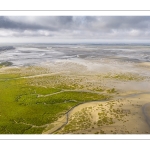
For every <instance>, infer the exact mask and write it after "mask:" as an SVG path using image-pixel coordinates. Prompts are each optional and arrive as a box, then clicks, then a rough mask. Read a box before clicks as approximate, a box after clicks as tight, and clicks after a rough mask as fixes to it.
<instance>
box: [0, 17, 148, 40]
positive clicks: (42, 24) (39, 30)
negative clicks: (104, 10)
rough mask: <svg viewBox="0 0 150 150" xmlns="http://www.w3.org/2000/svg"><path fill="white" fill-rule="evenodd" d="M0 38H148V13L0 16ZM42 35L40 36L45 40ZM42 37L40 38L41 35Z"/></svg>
mask: <svg viewBox="0 0 150 150" xmlns="http://www.w3.org/2000/svg"><path fill="white" fill-rule="evenodd" d="M0 37H1V39H2V38H3V37H5V39H7V38H9V37H13V38H14V39H15V38H17V37H20V38H24V37H28V38H29V40H30V38H34V39H35V40H36V38H39V37H45V38H48V39H101V40H104V39H106V40H107V39H108V40H109V39H119V40H121V39H135V40H140V39H150V17H149V16H1V17H0ZM45 38H43V39H45ZM41 39H42V38H41Z"/></svg>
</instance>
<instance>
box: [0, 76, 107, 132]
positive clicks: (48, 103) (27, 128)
mask: <svg viewBox="0 0 150 150" xmlns="http://www.w3.org/2000/svg"><path fill="white" fill-rule="evenodd" d="M16 78H17V79H16ZM0 79H1V80H0V106H1V107H0V133H1V134H40V133H42V131H43V130H44V129H45V128H46V127H47V126H48V125H49V124H50V123H53V122H54V121H56V120H57V119H58V118H59V117H61V116H62V115H64V114H65V113H66V112H67V111H68V110H69V109H70V108H72V107H73V106H75V105H77V104H79V103H82V102H87V101H91V100H103V99H107V98H108V97H109V95H103V94H98V93H92V92H85V91H82V90H81V91H72V89H74V88H72V87H73V86H74V87H75V86H76V84H75V85H72V83H70V84H69V85H68V84H67V83H65V82H64V80H63V77H60V76H57V75H56V76H49V77H47V76H46V77H45V76H44V77H38V78H36V79H31V78H19V74H18V73H16V74H15V73H13V74H9V73H7V74H0ZM35 80H36V81H39V82H36V81H35ZM37 83H39V84H37ZM44 83H47V85H48V86H46V84H44ZM49 83H52V84H49ZM43 84H44V86H43ZM64 89H65V90H68V89H71V91H63V90H64ZM57 92H58V93H57ZM84 119H86V118H82V120H84ZM84 126H88V124H86V125H84Z"/></svg>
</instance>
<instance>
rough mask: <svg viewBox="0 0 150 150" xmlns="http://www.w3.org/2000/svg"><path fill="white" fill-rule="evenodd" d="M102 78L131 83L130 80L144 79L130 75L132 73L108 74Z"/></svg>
mask: <svg viewBox="0 0 150 150" xmlns="http://www.w3.org/2000/svg"><path fill="white" fill-rule="evenodd" d="M104 77H105V78H112V79H117V80H125V81H131V80H136V81H140V80H143V79H144V77H141V76H139V75H138V74H132V73H120V74H111V73H108V74H107V75H105V76H104Z"/></svg>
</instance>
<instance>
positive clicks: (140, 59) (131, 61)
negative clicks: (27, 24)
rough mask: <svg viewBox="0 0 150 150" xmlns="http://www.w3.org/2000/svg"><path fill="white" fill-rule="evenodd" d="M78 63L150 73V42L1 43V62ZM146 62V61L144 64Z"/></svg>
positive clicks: (33, 64) (20, 63) (22, 63)
mask: <svg viewBox="0 0 150 150" xmlns="http://www.w3.org/2000/svg"><path fill="white" fill-rule="evenodd" d="M58 62H59V63H64V62H67V63H77V64H80V65H83V66H86V67H87V68H88V69H89V70H90V71H92V70H93V71H96V70H102V71H105V70H108V71H115V69H117V70H120V71H133V72H136V73H144V74H148V75H149V74H150V73H149V67H150V66H149V65H148V66H145V68H144V69H141V67H138V66H142V64H149V63H150V44H47V43H46V44H44V43H43V44H1V45H0V64H6V65H10V66H19V67H21V66H36V65H43V66H44V65H47V64H51V63H55V64H56V63H58ZM143 66H144V65H143Z"/></svg>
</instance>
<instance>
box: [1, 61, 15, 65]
mask: <svg viewBox="0 0 150 150" xmlns="http://www.w3.org/2000/svg"><path fill="white" fill-rule="evenodd" d="M11 65H12V62H9V61H6V62H1V63H0V66H11Z"/></svg>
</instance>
